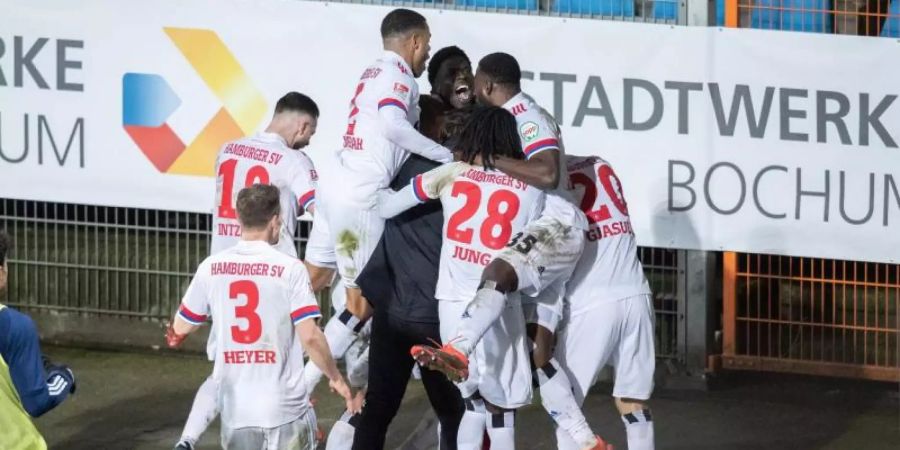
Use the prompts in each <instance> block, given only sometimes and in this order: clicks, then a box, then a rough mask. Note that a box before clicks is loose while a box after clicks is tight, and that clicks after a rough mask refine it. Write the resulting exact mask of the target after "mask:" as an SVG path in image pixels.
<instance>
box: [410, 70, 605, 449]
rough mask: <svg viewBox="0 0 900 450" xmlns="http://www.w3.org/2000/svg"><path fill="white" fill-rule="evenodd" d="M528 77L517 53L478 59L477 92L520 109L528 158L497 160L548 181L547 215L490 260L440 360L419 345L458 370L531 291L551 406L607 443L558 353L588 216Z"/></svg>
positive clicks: (532, 333) (534, 344)
mask: <svg viewBox="0 0 900 450" xmlns="http://www.w3.org/2000/svg"><path fill="white" fill-rule="evenodd" d="M521 78H522V72H521V69H520V68H519V63H518V61H516V59H515V58H514V57H513V56H511V55H509V54H506V53H492V54H489V55H487V56H485V57H484V58H482V59H481V61H479V63H478V70H477V73H476V74H475V95H476V98H477V99H478V102H479V103H482V104H487V105H493V106H502V107H503V108H505V109H506V110H508V111H510V112H511V113H512V114H513V116H515V118H516V125H517V128H518V131H519V137H520V139H521V146H522V147H523V152H524V153H525V158H526V159H524V160H517V159H514V158H503V157H498V158H497V160H496V166H497V168H498V169H499V170H502V171H503V172H505V173H508V174H509V175H511V176H513V177H515V178H516V179H517V180H521V181H524V182H526V183H528V184H530V185H532V186H536V187H539V188H541V189H545V190H546V192H547V199H546V206H545V208H544V211H543V213H542V215H541V217H540V218H539V219H538V220H535V221H533V222H531V223H529V224H528V226H527V227H526V228H525V229H524V230H522V232H521V233H517V234H515V235H513V236H512V239H511V240H510V242H509V245H507V246H506V248H505V249H504V250H503V251H501V252H499V253H498V255H497V257H496V258H494V259H493V260H491V262H490V264H488V266H487V267H486V268H485V270H484V273H483V276H482V285H481V286H480V288H479V289H478V292H477V293H476V295H475V296H474V299H473V300H472V302H471V303H470V304H469V306H468V307H467V309H466V313H465V314H464V316H463V319H462V320H460V322H459V323H460V326H459V328H458V329H457V331H456V333H455V335H454V337H455V338H457V339H455V340H454V341H453V342H451V343H448V344H445V345H444V347H443V350H442V351H439V353H440V355H439V356H440V357H438V358H437V359H435V360H430V359H429V358H428V356H430V355H431V353H432V349H428V348H426V347H418V348H415V349H413V352H414V355H418V356H422V357H425V358H424V359H421V360H420V362H423V363H425V364H429V365H433V366H434V367H435V368H437V369H438V370H444V371H447V372H448V373H449V374H450V375H453V374H454V372H457V371H458V370H459V369H460V368H462V367H465V366H466V365H468V364H467V358H468V355H469V354H471V353H472V351H473V350H474V346H475V344H477V342H478V340H479V339H481V336H482V335H483V334H484V332H485V331H486V330H487V329H488V328H489V327H490V326H491V324H492V323H493V322H494V321H495V320H496V319H497V318H498V317H500V315H501V313H502V312H503V310H504V305H505V304H506V303H507V294H509V293H511V292H515V291H521V292H522V293H523V294H526V295H527V297H523V301H524V302H525V304H524V305H523V310H524V311H525V314H526V321H527V322H528V337H529V338H530V340H531V343H530V344H531V348H532V362H533V364H534V367H535V370H534V379H535V380H536V382H537V384H538V385H539V387H540V390H541V402H542V404H543V405H544V408H545V409H546V410H547V411H548V413H550V415H551V417H553V419H554V420H555V421H556V423H557V424H558V425H559V426H560V427H561V428H563V429H564V430H566V431H567V432H568V433H570V434H571V435H572V436H573V438H574V439H575V440H576V442H578V444H579V445H580V446H581V447H582V448H604V447H605V443H603V441H602V439H600V438H599V437H597V436H596V435H595V434H594V433H593V432H592V431H591V429H590V427H589V426H588V424H587V420H586V419H585V417H584V414H582V412H581V408H580V407H579V406H578V404H577V402H576V401H575V398H574V396H573V394H572V389H571V383H570V382H569V380H568V378H567V375H566V374H565V372H564V371H562V370H561V369H562V368H561V367H560V365H559V363H558V362H557V361H555V360H554V358H553V353H552V344H553V341H554V333H555V331H556V327H557V325H558V323H559V321H560V319H561V318H562V312H563V302H564V294H565V283H566V281H567V280H568V279H569V277H570V275H571V273H572V271H573V270H574V269H575V264H576V262H577V261H578V258H579V257H580V255H581V251H582V248H583V246H584V234H583V233H584V231H585V230H586V229H587V220H586V218H585V216H584V213H583V212H581V211H580V210H579V209H578V208H577V207H576V206H575V204H574V201H573V199H572V194H571V192H570V191H569V188H568V183H567V182H566V180H567V179H568V176H567V174H566V169H565V165H564V163H562V162H561V161H564V157H565V153H564V150H563V149H564V147H563V145H562V139H561V136H560V131H559V126H558V125H557V124H556V122H555V121H554V120H553V118H552V117H551V116H550V115H549V114H548V113H547V112H546V111H545V110H544V109H543V108H541V107H540V106H539V105H537V104H536V103H535V101H534V100H533V99H532V98H531V97H530V96H528V95H527V94H525V93H524V92H522V89H521ZM423 352H424V353H423Z"/></svg>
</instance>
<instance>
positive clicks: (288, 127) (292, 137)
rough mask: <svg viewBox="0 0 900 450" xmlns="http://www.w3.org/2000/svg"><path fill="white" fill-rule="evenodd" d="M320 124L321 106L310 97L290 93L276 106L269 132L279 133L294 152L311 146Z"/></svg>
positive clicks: (279, 100)
mask: <svg viewBox="0 0 900 450" xmlns="http://www.w3.org/2000/svg"><path fill="white" fill-rule="evenodd" d="M318 123H319V106H318V105H316V102H314V101H313V99H311V98H309V96H306V95H303V94H301V93H299V92H288V93H287V94H285V95H284V97H281V98H280V99H278V103H276V104H275V116H274V117H272V124H271V125H269V129H268V131H270V132H273V133H278V134H279V135H281V137H283V138H284V140H285V141H286V142H287V145H288V146H289V147H291V148H293V149H294V150H297V149H301V148H303V147H306V146H307V145H309V141H310V139H312V136H313V135H314V134H316V126H317V125H318Z"/></svg>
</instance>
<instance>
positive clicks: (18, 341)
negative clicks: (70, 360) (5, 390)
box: [0, 308, 73, 417]
mask: <svg viewBox="0 0 900 450" xmlns="http://www.w3.org/2000/svg"><path fill="white" fill-rule="evenodd" d="M0 355H2V356H3V359H4V361H6V363H7V365H8V366H9V374H10V378H12V382H13V385H14V386H15V388H16V391H18V393H19V399H21V400H22V406H23V407H24V408H25V411H27V412H28V414H30V415H31V416H32V417H39V416H41V415H43V414H44V413H46V412H47V411H50V410H51V409H53V408H55V407H56V405H59V404H60V403H62V401H63V400H65V399H66V397H68V395H69V391H70V389H71V383H72V382H73V381H72V380H70V376H69V374H68V373H65V374H61V373H58V372H54V373H53V374H51V376H50V377H49V378H48V376H47V374H46V373H45V372H44V365H43V361H42V358H41V346H40V342H39V341H38V333H37V328H36V327H35V326H34V322H32V321H31V318H30V317H28V316H26V315H25V314H22V313H20V312H18V311H15V310H13V309H10V308H5V309H3V310H0Z"/></svg>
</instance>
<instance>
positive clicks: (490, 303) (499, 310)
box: [453, 288, 506, 355]
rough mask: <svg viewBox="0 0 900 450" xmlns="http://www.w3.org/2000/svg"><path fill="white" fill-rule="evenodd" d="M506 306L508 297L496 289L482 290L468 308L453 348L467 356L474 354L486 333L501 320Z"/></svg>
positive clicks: (464, 313)
mask: <svg viewBox="0 0 900 450" xmlns="http://www.w3.org/2000/svg"><path fill="white" fill-rule="evenodd" d="M505 306H506V295H504V294H503V293H501V292H500V291H497V290H495V289H487V288H482V289H479V290H478V292H476V293H475V298H473V299H472V301H471V302H469V304H468V305H467V306H466V310H465V311H464V312H463V315H462V318H461V319H460V321H459V326H457V328H456V336H454V338H455V339H458V340H455V341H454V342H453V346H454V347H456V349H457V350H459V351H461V352H463V354H465V355H469V354H471V353H472V350H474V349H475V345H476V344H477V343H478V341H480V340H481V337H482V336H484V333H485V332H486V331H487V330H488V328H490V327H491V325H493V324H494V322H496V321H497V319H499V318H500V315H501V314H503V308H504V307H505Z"/></svg>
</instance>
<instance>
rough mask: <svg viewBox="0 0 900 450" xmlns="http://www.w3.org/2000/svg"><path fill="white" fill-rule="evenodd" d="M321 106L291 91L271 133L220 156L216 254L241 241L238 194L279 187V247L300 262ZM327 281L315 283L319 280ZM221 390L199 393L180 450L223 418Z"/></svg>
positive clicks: (209, 386)
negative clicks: (301, 224)
mask: <svg viewBox="0 0 900 450" xmlns="http://www.w3.org/2000/svg"><path fill="white" fill-rule="evenodd" d="M318 118H319V107H318V106H317V105H316V103H315V102H314V101H313V100H312V99H311V98H309V97H308V96H306V95H304V94H301V93H299V92H289V93H287V94H285V95H284V96H283V97H281V98H280V99H279V100H278V102H277V103H276V104H275V114H274V116H273V117H272V121H271V122H270V123H269V126H268V127H266V130H265V131H264V132H262V133H257V134H256V135H254V136H251V137H247V138H243V139H239V140H237V141H234V142H228V143H226V144H225V145H224V146H222V148H221V150H219V155H218V157H217V158H216V174H217V179H216V196H215V205H214V210H213V233H212V243H211V245H210V247H211V249H210V250H211V253H212V254H215V253H218V252H220V251H223V250H225V249H228V248H231V247H233V246H234V245H235V244H237V243H238V242H239V241H240V235H241V227H240V224H239V223H238V220H237V214H236V211H235V208H234V204H235V199H236V197H237V193H238V192H239V191H240V190H241V189H243V188H244V187H246V186H250V185H252V184H254V183H267V184H272V185H274V186H276V187H278V188H279V192H280V203H281V211H282V215H283V217H284V218H285V219H284V220H283V222H282V227H281V229H280V230H279V239H278V243H277V244H276V248H277V249H278V250H279V251H281V252H282V253H284V254H285V255H288V256H291V257H294V258H296V257H297V248H296V246H295V245H294V232H295V230H296V227H297V220H296V218H297V217H298V216H300V215H302V214H304V212H306V211H309V212H310V213H313V211H314V208H315V189H316V180H317V178H318V177H317V174H316V170H315V167H314V166H313V163H312V160H311V159H310V158H309V156H307V155H306V153H304V151H303V150H302V148H304V147H306V146H307V145H308V144H309V141H310V139H311V138H312V136H313V135H314V134H315V132H316V125H317V123H318ZM321 278H322V276H321V275H319V278H317V279H316V281H317V282H319V283H321V281H319V280H320V279H321ZM215 342H216V336H215V328H213V329H212V330H211V333H210V336H209V344H208V345H207V354H208V356H209V358H210V360H212V359H213V355H215V354H216V349H215V347H214V345H215ZM215 399H216V386H215V384H214V383H213V382H212V379H211V378H208V379H207V380H206V381H204V382H203V384H202V385H201V386H200V389H198V390H197V395H196V396H195V397H194V403H193V405H192V406H191V412H190V414H189V415H188V419H187V421H186V422H185V425H184V431H182V435H181V439H180V440H179V442H178V443H177V444H176V445H175V448H176V449H180V450H190V449H192V448H193V445H194V443H195V442H196V441H197V440H198V439H200V435H201V434H203V432H204V431H205V430H206V428H207V427H208V426H209V424H210V422H212V420H213V419H215V417H216V415H217V414H218V409H217V407H216V400H215Z"/></svg>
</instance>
